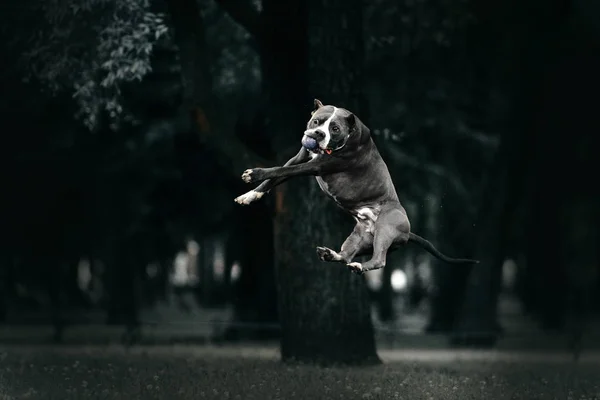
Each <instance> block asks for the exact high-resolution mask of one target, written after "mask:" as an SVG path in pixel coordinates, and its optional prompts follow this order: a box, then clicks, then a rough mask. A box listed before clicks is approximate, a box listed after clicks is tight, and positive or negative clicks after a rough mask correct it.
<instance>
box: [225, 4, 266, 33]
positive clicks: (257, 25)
mask: <svg viewBox="0 0 600 400" xmlns="http://www.w3.org/2000/svg"><path fill="white" fill-rule="evenodd" d="M215 1H216V2H217V4H218V5H219V6H220V7H221V8H222V9H223V10H225V11H226V12H227V14H229V16H230V17H231V18H232V19H233V20H234V21H235V22H237V23H238V24H240V25H241V26H242V27H243V28H244V29H246V30H247V31H248V33H250V34H251V35H252V36H254V38H255V39H257V40H260V39H261V37H262V32H263V29H262V21H261V14H260V12H259V11H258V10H257V9H256V8H255V7H254V6H253V5H252V3H251V2H250V0H215Z"/></svg>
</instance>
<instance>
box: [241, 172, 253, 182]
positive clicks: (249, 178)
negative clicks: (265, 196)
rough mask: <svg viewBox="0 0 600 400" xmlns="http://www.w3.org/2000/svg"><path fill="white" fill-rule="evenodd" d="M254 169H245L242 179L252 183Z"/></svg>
mask: <svg viewBox="0 0 600 400" xmlns="http://www.w3.org/2000/svg"><path fill="white" fill-rule="evenodd" d="M253 172H254V171H253V170H251V169H247V170H245V171H244V173H243V174H242V180H243V181H244V182H246V183H251V182H252V173H253Z"/></svg>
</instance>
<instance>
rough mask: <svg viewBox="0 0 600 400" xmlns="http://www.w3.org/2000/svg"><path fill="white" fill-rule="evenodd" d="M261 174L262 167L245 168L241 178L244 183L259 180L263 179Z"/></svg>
mask: <svg viewBox="0 0 600 400" xmlns="http://www.w3.org/2000/svg"><path fill="white" fill-rule="evenodd" d="M263 175H264V174H263V169H262V168H253V169H247V170H245V171H244V173H243V174H242V180H243V181H244V182H246V183H253V182H259V181H262V180H264V179H263Z"/></svg>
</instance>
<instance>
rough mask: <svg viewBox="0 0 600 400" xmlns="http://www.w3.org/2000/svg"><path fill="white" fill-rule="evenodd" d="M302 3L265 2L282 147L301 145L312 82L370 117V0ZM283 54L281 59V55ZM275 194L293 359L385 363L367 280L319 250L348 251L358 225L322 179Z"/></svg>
mask: <svg viewBox="0 0 600 400" xmlns="http://www.w3.org/2000/svg"><path fill="white" fill-rule="evenodd" d="M302 3H303V2H294V4H290V3H289V2H287V3H285V4H282V2H279V1H269V2H264V3H263V4H264V17H265V19H266V21H267V23H269V24H270V26H272V27H276V29H275V32H276V33H275V34H274V35H273V36H272V37H271V41H270V42H269V46H268V47H265V48H263V54H262V61H263V73H264V75H263V76H264V78H265V92H266V94H267V96H268V100H269V102H270V108H269V110H270V111H271V112H272V119H271V121H270V127H269V129H270V130H271V132H272V134H273V136H274V137H275V138H277V140H276V142H275V146H274V148H276V149H282V148H284V149H285V148H289V147H290V145H291V144H293V143H297V146H299V145H300V144H299V142H300V138H301V132H302V130H303V126H304V125H305V124H306V121H307V120H308V118H309V117H310V111H311V108H310V106H311V103H312V101H311V97H309V96H308V94H307V93H306V87H307V86H308V87H309V89H310V91H311V93H310V94H311V95H313V96H315V97H320V98H321V99H322V100H323V101H324V102H325V103H326V104H336V105H339V106H343V107H345V108H348V109H350V110H352V111H354V112H356V113H358V114H359V115H360V116H361V118H363V119H364V116H363V115H361V114H360V112H361V111H363V110H364V108H362V107H360V104H361V98H360V93H361V87H362V82H361V73H362V60H363V47H362V23H361V18H362V15H361V6H360V1H353V2H351V3H348V2H342V1H339V0H337V1H329V2H326V3H325V2H322V1H311V2H309V10H306V9H305V8H304V5H303V4H302ZM304 16H306V17H307V19H306V20H303V17H304ZM307 21H308V24H307V25H304V24H306V22H307ZM303 23H304V24H303ZM307 28H308V29H307ZM281 32H285V35H284V34H279V35H278V33H281ZM306 37H308V38H309V42H308V43H306V42H305V40H306V39H305V38H306ZM306 48H308V54H307V53H305V51H304V50H305V49H306ZM277 53H281V57H277V58H276V59H274V57H276V54H277ZM309 61H310V62H309ZM307 72H308V74H307ZM306 77H307V78H308V81H309V82H310V83H309V85H306ZM291 94H293V95H291ZM290 128H291V129H290ZM286 156H289V155H286ZM279 161H280V162H283V161H284V160H283V159H281V160H279ZM275 195H276V218H275V256H276V265H277V269H276V272H277V273H276V279H277V287H278V293H279V302H280V320H281V326H282V339H281V352H282V358H283V360H284V361H289V360H298V361H308V362H317V363H325V364H330V363H371V362H378V361H379V359H378V357H377V354H376V351H375V342H374V334H373V326H372V323H371V313H370V302H369V296H368V292H367V288H366V285H365V282H364V278H363V277H358V276H355V275H353V274H351V273H350V272H349V271H348V270H347V269H346V268H344V267H343V266H341V265H335V264H333V265H332V264H327V263H322V262H320V261H319V260H318V258H317V256H316V252H315V247H316V246H319V245H324V246H330V247H332V248H339V246H341V244H342V242H343V240H344V238H345V236H347V235H348V234H349V233H350V232H351V229H352V226H351V224H350V219H349V218H348V217H345V218H344V216H343V215H342V213H341V211H340V210H337V209H335V206H334V205H333V204H332V203H330V202H329V201H328V200H327V199H326V198H325V197H324V196H323V194H322V193H321V192H320V190H319V188H318V185H317V184H316V181H315V180H314V178H299V179H296V180H292V181H290V182H289V183H287V184H285V185H283V186H280V187H278V188H277V191H276V194H275Z"/></svg>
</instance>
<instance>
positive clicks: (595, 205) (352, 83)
mask: <svg viewBox="0 0 600 400" xmlns="http://www.w3.org/2000/svg"><path fill="white" fill-rule="evenodd" d="M599 27H600V7H599V6H598V5H597V4H596V3H595V2H593V1H591V0H588V1H585V0H543V1H542V0H522V1H514V0H511V1H500V0H439V1H433V0H402V1H391V0H374V1H369V2H363V1H361V0H344V1H342V0H289V1H282V0H262V1H250V0H244V1H241V0H240V1H233V0H216V1H211V0H198V1H195V0H168V1H167V0H165V1H159V0H149V1H143V0H123V1H119V2H116V1H115V2H113V1H108V2H107V1H100V0H85V1H75V0H62V1H41V0H23V1H21V2H16V1H14V2H7V3H5V4H3V5H2V6H0V35H1V41H0V45H1V46H2V47H1V50H2V59H3V62H2V63H1V67H0V68H1V74H0V93H1V95H0V113H1V115H2V119H1V120H2V133H3V134H2V138H1V140H2V142H0V151H1V152H2V155H1V157H0V160H1V162H2V168H1V171H2V180H1V182H2V186H1V192H0V198H1V203H2V205H1V206H0V227H1V229H2V237H1V238H0V323H1V324H3V326H4V327H5V329H4V330H3V331H2V335H3V337H2V338H1V340H2V342H4V343H17V342H19V343H25V344H27V343H29V342H31V343H33V342H34V341H36V340H37V341H40V340H41V341H42V342H44V343H46V342H54V343H59V342H68V341H71V342H77V343H88V342H92V341H94V340H100V341H107V340H108V341H110V340H113V339H110V337H111V336H110V335H111V334H112V333H111V332H113V333H114V332H115V329H116V330H117V331H118V332H119V333H118V335H117V339H116V340H117V341H121V342H123V343H125V344H127V345H132V344H137V343H142V342H144V341H146V342H149V341H159V340H167V341H169V342H173V341H188V342H194V341H196V342H198V341H199V342H203V341H210V342H216V343H228V342H232V341H244V340H278V341H279V343H280V345H281V352H282V356H283V358H284V359H300V360H307V361H321V362H325V363H327V362H332V361H341V362H360V363H362V362H370V361H373V360H376V359H377V356H376V344H377V346H378V347H379V348H383V347H385V346H389V345H396V344H397V343H400V345H401V346H402V345H403V344H402V343H407V342H402V340H408V339H406V337H413V336H414V335H417V337H422V338H426V337H427V336H424V335H426V334H430V335H434V334H435V335H434V336H435V337H442V338H444V340H445V339H448V341H447V342H445V343H446V344H447V345H452V346H484V347H494V346H502V345H504V346H508V345H507V344H506V343H512V342H510V340H513V339H515V338H525V339H524V343H526V345H525V346H535V345H540V343H541V342H543V340H545V339H548V343H549V344H548V346H552V347H558V348H564V349H571V350H573V351H574V352H575V353H576V354H577V353H578V351H579V350H580V349H581V346H582V343H583V346H584V347H585V346H586V345H587V346H593V345H594V344H598V343H600V341H598V337H597V336H594V332H596V333H600V332H598V330H597V329H596V330H594V327H595V326H596V325H595V324H594V322H595V321H597V320H598V312H599V311H600V263H599V257H598V256H599V251H598V249H599V248H600V246H599V244H600V243H599V240H600V238H599V236H598V226H599V222H600V214H599V212H600V202H599V198H598V178H597V175H596V172H595V171H596V170H597V168H598V163H599V159H600V158H599V157H598V155H597V151H598V135H599V133H600V129H599V128H600V119H599V118H598V104H599V103H598V100H597V96H598V92H599V90H600V74H599V71H600V28H599ZM315 97H316V98H319V99H320V100H322V101H323V103H325V104H335V105H336V106H340V107H344V108H347V109H350V110H351V111H353V112H355V113H356V114H357V115H358V116H359V117H360V118H361V119H362V120H363V121H364V122H365V123H366V124H367V125H368V126H369V127H370V129H371V132H372V133H373V134H374V139H375V141H376V144H377V145H378V148H379V150H380V152H381V153H382V155H383V157H384V159H385V161H386V163H387V164H388V166H389V168H390V171H391V173H392V176H393V179H394V182H395V184H396V188H397V190H398V193H399V196H400V198H401V201H402V202H403V204H404V206H405V208H406V209H407V211H408V214H409V217H410V218H411V223H412V227H413V230H414V231H415V232H416V233H419V234H421V235H423V236H425V237H427V238H428V239H430V240H431V241H432V242H433V243H435V244H436V246H437V247H438V248H439V249H440V250H442V251H443V252H445V253H447V254H449V255H451V256H458V257H473V258H476V259H479V260H481V263H480V264H479V265H477V266H474V267H471V266H453V265H446V264H443V263H441V262H438V261H437V260H436V259H434V258H432V257H430V256H429V255H428V254H427V253H425V252H424V251H422V250H421V249H420V248H418V247H416V246H411V245H409V246H407V247H406V248H405V249H402V250H401V251H398V252H397V253H394V254H393V256H391V257H390V261H389V262H388V265H387V267H386V268H385V269H384V270H383V271H377V272H372V273H371V272H370V273H368V274H367V276H366V278H365V277H358V276H355V275H353V274H351V273H350V272H349V271H348V270H346V269H345V268H343V267H339V268H338V267H337V266H331V265H327V264H323V263H321V262H320V261H319V260H318V259H317V257H316V253H315V247H316V246H317V245H325V246H329V247H332V248H335V249H337V248H339V246H340V245H341V243H342V241H343V239H344V238H345V237H346V236H347V234H348V233H349V232H350V230H351V228H352V224H351V222H352V221H351V218H349V217H348V216H345V215H343V214H342V213H341V212H340V211H338V210H337V209H336V208H335V206H334V205H333V204H332V203H331V202H330V201H328V200H327V198H326V197H325V196H324V195H323V194H322V193H321V192H320V191H319V190H318V187H317V186H316V183H315V182H314V179H309V178H299V179H296V180H293V181H290V182H289V183H286V184H284V185H282V186H280V187H278V188H277V189H275V190H273V191H272V192H271V193H269V195H267V196H265V197H264V198H263V199H262V200H261V201H259V202H256V203H253V204H252V205H250V206H247V207H242V206H239V205H237V204H235V203H234V201H233V199H234V198H235V197H237V196H238V195H240V194H242V193H244V192H246V191H248V190H250V189H251V188H252V185H246V184H244V183H243V182H242V181H241V179H240V175H241V173H242V172H243V171H244V170H245V169H246V168H251V167H257V166H263V167H264V166H274V165H280V164H282V163H283V162H285V160H287V159H288V158H290V157H291V156H293V155H294V154H295V153H296V151H297V148H298V146H299V142H300V139H301V134H302V132H303V129H304V125H305V123H306V121H307V120H308V119H309V117H310V112H311V111H312V102H313V99H314V98H315ZM85 327H88V329H87V330H86V328H85ZM110 327H113V328H110ZM46 328H48V329H46ZM44 329H46V330H44ZM111 329H112V330H111ZM75 331H76V332H78V333H77V334H76V335H71V336H69V332H75ZM159 331H160V332H162V333H161V334H160V335H159V334H158V333H157V332H159ZM23 332H30V333H29V334H25V333H23ZM32 332H34V333H37V334H38V336H36V335H35V334H33V333H32ZM103 332H105V333H103ZM123 332H125V333H124V334H123V335H121V333H123ZM161 335H162V336H161ZM585 335H589V337H590V339H589V340H588V341H587V342H586V341H582V338H583V337H585ZM403 337H404V338H405V339H402V338H403ZM107 338H108V339H107ZM161 338H163V339H161ZM165 338H166V339H165ZM526 338H531V340H530V341H529V342H527V340H526ZM554 338H557V339H556V340H555V341H552V340H554ZM551 339H552V340H551ZM424 340H425V339H424ZM519 340H520V339H519ZM517 341H518V340H517ZM513 342H514V340H513ZM503 343H504V344H503Z"/></svg>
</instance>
